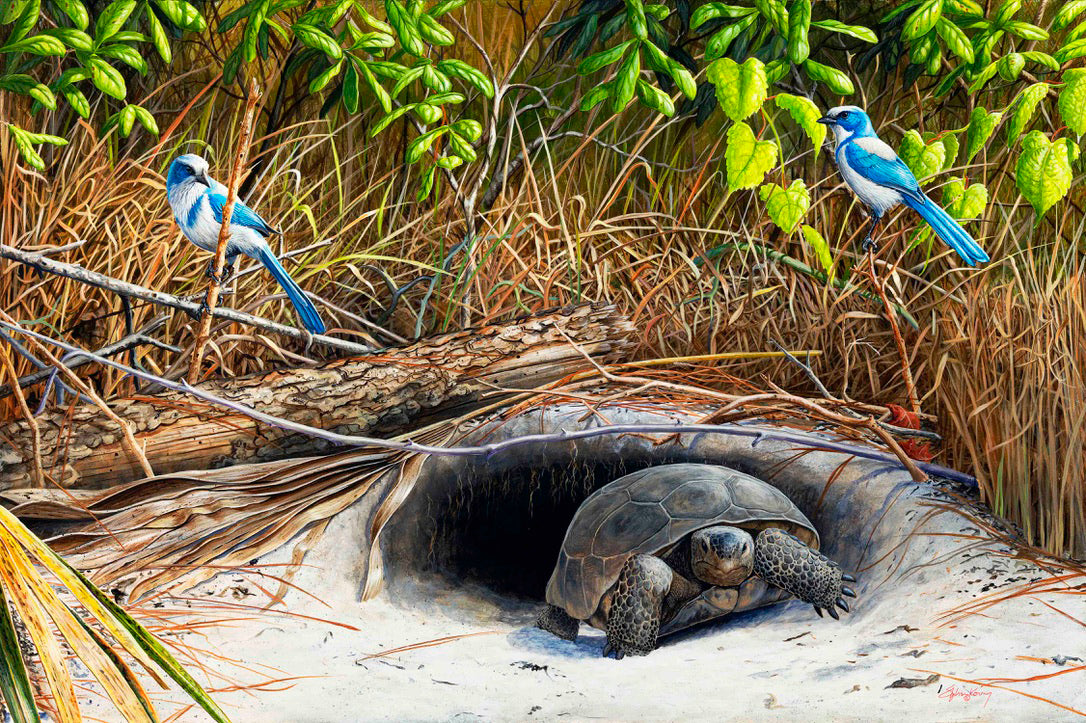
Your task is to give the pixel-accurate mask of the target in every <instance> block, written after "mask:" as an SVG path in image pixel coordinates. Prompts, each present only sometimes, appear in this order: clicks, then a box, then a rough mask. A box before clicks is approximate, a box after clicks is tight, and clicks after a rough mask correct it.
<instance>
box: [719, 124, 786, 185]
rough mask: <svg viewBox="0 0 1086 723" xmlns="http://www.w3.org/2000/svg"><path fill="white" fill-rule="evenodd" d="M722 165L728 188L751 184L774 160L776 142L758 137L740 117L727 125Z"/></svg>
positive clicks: (760, 178)
mask: <svg viewBox="0 0 1086 723" xmlns="http://www.w3.org/2000/svg"><path fill="white" fill-rule="evenodd" d="M727 140H728V146H727V148H725V149H724V165H725V167H726V168H727V171H728V190H729V191H736V190H738V189H741V188H754V187H755V186H757V185H758V184H760V183H761V182H762V179H764V178H765V174H766V173H768V172H769V170H770V169H772V168H773V166H775V165H776V164H777V144H776V143H773V142H772V141H759V140H758V139H757V138H755V137H754V131H752V130H751V129H750V126H748V125H747V124H746V123H744V122H742V121H739V122H737V123H735V124H733V125H732V127H731V128H729V129H728V134H727Z"/></svg>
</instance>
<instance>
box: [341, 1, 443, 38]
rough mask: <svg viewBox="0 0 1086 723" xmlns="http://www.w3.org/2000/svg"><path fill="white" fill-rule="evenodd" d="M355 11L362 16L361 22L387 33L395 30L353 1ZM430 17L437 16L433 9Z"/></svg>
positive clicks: (389, 33)
mask: <svg viewBox="0 0 1086 723" xmlns="http://www.w3.org/2000/svg"><path fill="white" fill-rule="evenodd" d="M435 10H436V8H435ZM355 12H357V13H358V16H359V17H360V18H362V22H364V23H365V24H366V25H368V26H370V27H371V28H373V29H374V30H377V31H379V32H382V33H386V34H388V35H392V34H393V33H394V32H396V31H395V30H393V29H392V26H391V25H389V24H388V23H386V22H384V21H382V20H378V19H377V18H375V17H373V15H371V14H370V13H369V11H367V10H366V8H364V7H362V4H361V3H355ZM430 17H434V18H436V17H437V15H435V14H434V11H433V10H431V11H430Z"/></svg>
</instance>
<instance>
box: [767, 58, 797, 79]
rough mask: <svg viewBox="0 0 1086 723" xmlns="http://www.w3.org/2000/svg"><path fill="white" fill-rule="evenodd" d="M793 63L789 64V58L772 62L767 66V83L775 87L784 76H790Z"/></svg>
mask: <svg viewBox="0 0 1086 723" xmlns="http://www.w3.org/2000/svg"><path fill="white" fill-rule="evenodd" d="M791 67H792V63H790V62H789V60H788V56H785V57H783V58H777V59H776V60H772V61H770V62H769V63H768V64H767V65H766V66H765V81H766V83H768V84H769V85H773V84H774V83H776V82H777V81H779V80H780V79H781V78H783V77H784V76H786V75H788V71H789V70H790V69H791Z"/></svg>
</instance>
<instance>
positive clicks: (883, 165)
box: [819, 106, 988, 266]
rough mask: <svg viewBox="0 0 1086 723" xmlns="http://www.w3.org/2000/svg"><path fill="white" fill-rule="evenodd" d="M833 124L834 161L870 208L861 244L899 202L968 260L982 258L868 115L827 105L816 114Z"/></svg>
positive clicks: (984, 257)
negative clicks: (827, 109)
mask: <svg viewBox="0 0 1086 723" xmlns="http://www.w3.org/2000/svg"><path fill="white" fill-rule="evenodd" d="M819 123H824V124H826V125H828V126H830V127H831V128H833V133H834V136H835V137H836V139H837V149H836V151H835V152H834V157H835V158H836V160H837V167H838V168H839V169H840V171H841V175H842V176H843V177H844V179H845V183H847V184H848V186H849V188H851V189H852V191H853V193H855V194H856V195H857V196H858V197H859V199H860V200H861V201H863V202H864V204H865V205H866V206H867V207H868V208H870V209H871V216H872V220H871V226H870V227H869V228H868V233H867V238H866V239H864V248H869V247H871V246H873V245H874V241H873V239H872V234H873V233H874V231H875V228H876V227H877V226H878V223H879V221H880V220H881V218H882V216H883V215H884V214H885V213H886V212H887V211H889V210H890V209H891V208H893V207H894V206H896V205H898V204H899V203H904V204H905V205H906V206H908V207H909V208H911V209H913V210H914V211H916V212H917V213H918V214H920V217H921V218H923V219H924V220H925V221H926V222H927V223H928V225H929V226H931V228H932V230H933V231H935V233H936V235H938V236H939V238H941V239H942V240H943V242H944V243H946V245H947V246H949V247H950V248H952V249H954V251H955V252H957V254H958V255H959V256H961V258H962V260H963V261H965V263H967V264H969V265H970V266H975V265H976V264H978V263H984V262H986V261H988V254H986V253H985V252H984V249H982V248H981V247H980V245H979V244H978V243H977V242H976V241H975V240H974V239H973V237H972V236H970V235H969V234H968V233H967V232H966V230H965V229H963V228H962V227H961V225H960V224H959V223H958V222H957V221H955V220H954V219H953V218H951V217H950V215H949V214H948V213H947V212H946V211H944V210H943V209H942V208H940V207H939V206H938V205H937V204H936V203H935V202H934V201H932V200H931V199H930V198H928V196H927V195H926V194H925V193H924V192H923V191H922V190H921V189H920V184H919V183H917V181H916V177H915V176H914V175H913V173H912V171H910V170H909V167H908V166H906V165H905V164H904V163H903V162H902V161H901V159H900V158H898V157H897V154H896V153H895V152H894V149H893V148H891V147H890V146H888V145H887V144H886V143H884V142H883V141H882V140H880V139H879V137H878V136H877V135H875V129H874V128H873V127H872V125H871V119H870V118H868V116H867V114H866V113H864V111H863V110H861V109H860V108H857V107H856V106H839V107H837V108H832V109H830V111H829V112H828V113H826V115H825V116H823V117H822V118H820V119H819Z"/></svg>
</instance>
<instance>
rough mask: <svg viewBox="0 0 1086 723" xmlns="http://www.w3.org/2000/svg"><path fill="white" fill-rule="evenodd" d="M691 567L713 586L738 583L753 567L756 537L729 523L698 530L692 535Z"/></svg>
mask: <svg viewBox="0 0 1086 723" xmlns="http://www.w3.org/2000/svg"><path fill="white" fill-rule="evenodd" d="M690 566H691V567H692V568H693V570H694V574H695V575H697V576H698V579H700V580H702V581H703V582H707V583H709V584H710V585H718V586H721V587H730V586H732V585H738V584H739V583H741V582H743V581H744V580H746V579H747V578H748V577H750V574H751V571H752V570H753V569H754V538H752V537H751V536H750V533H748V532H746V531H745V530H742V529H740V528H738V527H731V526H727V525H716V526H713V527H706V528H704V529H701V530H698V531H697V532H695V533H694V534H693V535H691V536H690Z"/></svg>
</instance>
